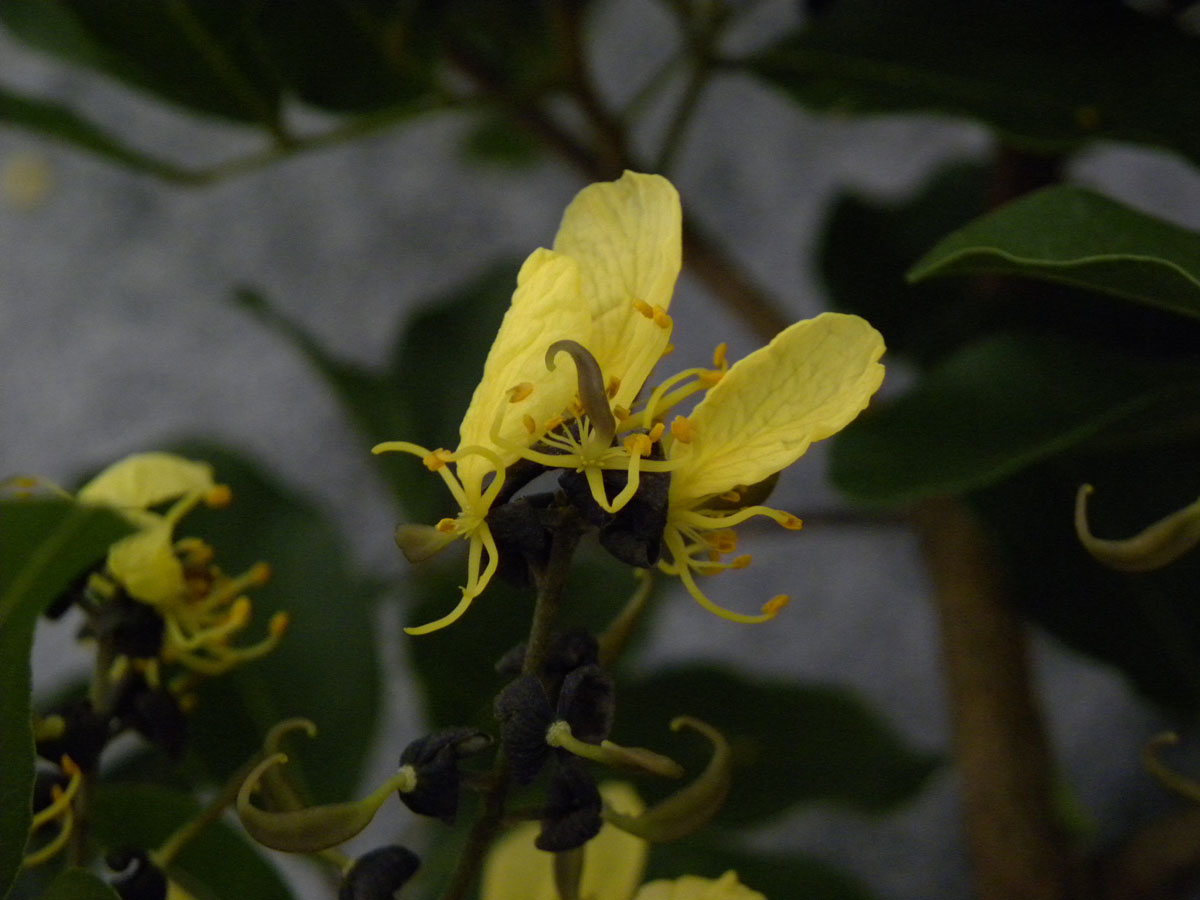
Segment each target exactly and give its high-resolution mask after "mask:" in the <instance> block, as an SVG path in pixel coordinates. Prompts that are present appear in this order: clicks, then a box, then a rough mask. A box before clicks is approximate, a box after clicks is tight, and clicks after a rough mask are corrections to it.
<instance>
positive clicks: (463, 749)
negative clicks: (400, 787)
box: [400, 728, 492, 825]
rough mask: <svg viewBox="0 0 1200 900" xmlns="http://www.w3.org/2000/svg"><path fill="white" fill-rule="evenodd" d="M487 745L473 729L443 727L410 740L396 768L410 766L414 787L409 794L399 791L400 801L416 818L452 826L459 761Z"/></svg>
mask: <svg viewBox="0 0 1200 900" xmlns="http://www.w3.org/2000/svg"><path fill="white" fill-rule="evenodd" d="M491 745H492V737H491V735H488V734H484V733H483V732H482V731H477V730H475V729H474V728H446V729H443V730H442V731H435V732H434V733H433V734H430V735H426V736H425V737H423V738H420V739H418V740H415V741H413V742H412V743H411V744H409V745H408V746H407V747H405V748H404V752H403V753H401V754H400V765H401V766H412V768H413V771H414V772H416V776H417V784H416V787H415V788H413V790H411V791H407V792H400V799H401V800H402V801H403V802H404V805H405V806H407V807H408V808H409V809H411V810H412V811H413V812H415V813H417V814H418V815H422V816H432V817H433V818H435V819H441V820H442V821H443V822H445V823H446V824H447V825H453V824H454V820H455V818H456V817H457V816H458V795H459V784H460V782H461V780H462V774H461V772H460V771H459V766H458V763H459V760H461V759H465V758H466V757H468V756H474V755H475V754H476V753H480V752H482V751H484V750H486V749H487V748H488V747H490V746H491Z"/></svg>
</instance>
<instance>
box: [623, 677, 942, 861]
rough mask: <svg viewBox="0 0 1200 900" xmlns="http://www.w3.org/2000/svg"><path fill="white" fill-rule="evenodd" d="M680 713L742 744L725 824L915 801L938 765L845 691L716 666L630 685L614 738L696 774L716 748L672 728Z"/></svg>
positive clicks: (721, 823)
mask: <svg viewBox="0 0 1200 900" xmlns="http://www.w3.org/2000/svg"><path fill="white" fill-rule="evenodd" d="M679 715H689V716H695V717H696V718H699V719H703V720H704V721H706V722H708V723H709V724H710V725H712V726H713V727H715V728H717V729H718V730H719V731H721V732H722V733H723V734H724V735H725V737H726V739H727V740H728V741H729V742H730V744H731V746H732V747H733V751H734V757H735V762H734V772H733V790H732V791H731V792H730V794H729V799H728V800H726V802H725V806H724V807H723V808H722V810H721V811H720V812H719V813H718V814H717V818H716V819H715V820H714V825H715V826H717V827H725V828H734V829H736V828H742V827H745V826H747V825H750V824H752V823H758V822H762V821H764V820H766V819H769V818H771V817H773V816H776V815H779V814H781V813H783V812H785V811H787V810H789V809H791V808H793V807H794V806H797V805H800V804H804V803H814V802H831V803H838V804H844V805H846V806H849V807H852V808H855V809H861V810H867V811H872V812H884V811H886V810H890V809H894V808H895V807H896V806H898V805H900V804H901V803H903V802H905V801H906V800H909V799H911V798H912V797H913V796H914V795H915V794H916V793H917V792H918V791H919V790H920V789H921V787H922V785H923V784H924V782H925V779H926V778H927V777H928V776H929V775H930V773H931V772H933V771H934V769H935V768H936V767H937V765H938V760H937V758H936V757H935V756H933V755H932V754H930V753H928V752H925V751H922V750H918V749H915V748H913V747H910V746H909V745H908V744H907V743H906V742H905V741H904V740H903V739H902V738H901V737H900V736H899V735H897V734H896V733H895V732H894V731H893V730H892V729H891V728H890V726H888V725H887V723H886V722H885V721H884V720H883V719H882V718H881V717H880V716H879V715H878V714H877V713H875V712H874V711H873V710H871V709H870V708H869V707H868V706H867V705H866V704H865V703H864V702H863V701H862V700H861V699H860V698H859V697H857V696H856V695H855V694H854V693H853V692H852V691H850V690H848V689H846V688H840V687H832V686H815V685H798V684H795V683H794V682H789V681H768V680H762V679H754V678H750V677H747V676H745V675H742V674H738V673H735V672H733V671H729V670H725V669H721V668H717V667H710V666H687V667H684V668H679V669H671V670H667V671H664V672H660V673H656V674H652V675H649V676H646V677H644V678H641V679H637V680H630V681H627V682H624V683H622V684H621V686H620V690H619V691H618V706H617V729H616V731H615V732H614V735H613V737H614V739H615V740H617V741H618V742H619V743H625V744H634V745H642V746H648V747H651V748H653V749H655V750H659V751H661V752H664V753H667V754H668V755H670V756H672V757H673V758H675V759H677V760H679V762H681V763H682V764H683V765H684V766H685V768H687V769H688V772H689V775H688V776H686V777H691V773H695V772H699V771H700V768H701V767H702V766H703V764H704V761H705V759H706V758H707V753H708V748H707V747H706V746H703V742H702V741H698V740H696V739H694V738H693V737H692V736H691V735H687V734H680V735H678V736H675V735H672V733H671V732H670V731H669V730H668V724H669V723H670V721H671V720H672V719H673V718H675V717H676V716H679ZM650 787H651V786H650V785H646V790H647V791H649V789H650ZM655 787H657V785H656V786H655ZM716 874H720V873H719V872H718V873H716Z"/></svg>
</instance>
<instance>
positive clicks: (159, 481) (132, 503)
mask: <svg viewBox="0 0 1200 900" xmlns="http://www.w3.org/2000/svg"><path fill="white" fill-rule="evenodd" d="M213 485H214V482H213V471H212V466H210V465H208V464H207V463H201V462H193V461H192V460H190V459H184V458H183V457H181V456H175V455H174V454H171V453H137V454H134V455H133V456H127V457H126V458H125V459H123V460H121V461H120V462H117V463H113V464H112V465H111V466H109V467H108V468H107V469H105V470H104V471H103V472H101V473H100V474H99V475H97V476H96V477H95V478H93V479H92V480H91V481H89V482H88V483H87V484H85V485H84V486H83V487H82V488H81V489H80V490H79V494H78V495H77V496H78V499H79V501H80V502H81V503H105V504H109V505H111V506H124V507H131V508H134V509H148V508H149V507H151V506H157V505H158V504H160V503H165V502H166V501H167V500H174V499H175V498H176V497H182V496H184V495H185V494H192V493H200V492H203V491H207V490H209V489H210V488H212V487H213Z"/></svg>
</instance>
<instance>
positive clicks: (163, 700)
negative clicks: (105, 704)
mask: <svg viewBox="0 0 1200 900" xmlns="http://www.w3.org/2000/svg"><path fill="white" fill-rule="evenodd" d="M116 712H117V718H118V720H119V721H120V723H121V724H122V725H123V726H125V727H127V728H132V729H134V730H135V731H137V732H138V733H139V734H140V735H142V737H144V738H145V739H146V740H148V741H150V743H152V744H157V745H158V746H159V747H162V749H163V750H164V751H165V752H166V754H167V756H169V757H171V759H179V758H180V757H181V756H182V755H183V751H184V750H185V749H186V747H187V716H186V715H184V712H183V710H182V709H180V708H179V701H178V700H177V699H176V698H175V695H174V694H172V693H171V692H170V691H167V690H164V689H163V688H152V687H150V685H148V684H146V682H145V680H144V679H142V678H140V677H138V678H136V679H133V680H131V681H130V683H129V687H128V688H127V689H126V690H125V691H124V692H123V693H122V695H121V697H120V699H119V700H118V702H117V709H116Z"/></svg>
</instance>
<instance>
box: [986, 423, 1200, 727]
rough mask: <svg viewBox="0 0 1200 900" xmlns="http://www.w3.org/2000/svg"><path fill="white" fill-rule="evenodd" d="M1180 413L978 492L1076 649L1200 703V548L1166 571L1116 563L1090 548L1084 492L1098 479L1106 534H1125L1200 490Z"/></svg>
mask: <svg viewBox="0 0 1200 900" xmlns="http://www.w3.org/2000/svg"><path fill="white" fill-rule="evenodd" d="M1194 410H1195V403H1194V402H1193V403H1190V404H1187V405H1185V407H1184V408H1183V409H1182V410H1180V411H1179V413H1178V415H1179V417H1180V420H1181V421H1180V425H1181V426H1182V427H1179V428H1177V429H1174V433H1172V432H1173V430H1172V429H1171V428H1170V427H1169V421H1168V420H1167V419H1166V418H1165V417H1164V416H1162V415H1161V413H1160V414H1157V415H1153V416H1147V417H1146V421H1144V422H1143V423H1141V424H1142V426H1143V427H1141V428H1133V429H1129V431H1128V433H1127V434H1126V435H1125V436H1124V437H1120V438H1118V437H1116V436H1113V437H1112V439H1108V438H1109V436H1108V435H1102V436H1100V437H1098V438H1096V439H1094V440H1092V441H1089V442H1088V443H1087V444H1086V445H1082V446H1080V447H1079V448H1078V449H1077V450H1075V451H1073V452H1070V453H1066V454H1060V455H1058V456H1055V457H1053V458H1052V459H1049V460H1047V461H1045V462H1043V463H1041V464H1039V465H1037V466H1034V467H1032V468H1030V469H1028V470H1026V471H1023V472H1021V473H1020V474H1018V475H1016V476H1014V477H1012V478H1009V479H1006V480H1005V481H1002V482H999V483H997V484H995V485H993V486H990V487H988V488H987V489H986V490H983V491H979V492H977V493H975V494H972V495H970V496H969V498H968V499H969V501H970V503H971V505H972V507H973V508H974V509H975V510H976V511H977V512H978V513H979V514H980V516H981V517H982V519H983V520H984V522H985V523H986V524H987V525H988V527H989V529H990V531H991V533H992V535H993V536H994V538H995V539H996V541H997V544H998V546H999V549H1000V552H1001V558H1002V559H1003V560H1004V561H1005V562H1006V563H1007V566H1006V569H1007V575H1008V583H1009V585H1010V587H1011V590H1012V593H1013V596H1014V597H1015V599H1016V602H1017V603H1019V604H1020V606H1021V608H1022V609H1023V611H1024V612H1025V613H1026V614H1028V615H1029V616H1030V617H1032V618H1033V619H1034V620H1036V621H1038V622H1040V623H1041V624H1042V625H1043V626H1044V627H1046V628H1048V629H1049V630H1050V631H1051V632H1052V633H1054V634H1055V635H1057V636H1058V638H1059V639H1060V640H1063V641H1064V642H1065V643H1067V644H1068V645H1069V646H1072V647H1074V648H1076V649H1078V650H1080V651H1081V652H1084V653H1087V654H1089V655H1091V656H1094V657H1097V658H1099V659H1101V660H1104V661H1105V662H1107V663H1110V664H1112V665H1115V666H1117V667H1118V668H1119V669H1120V670H1121V671H1123V672H1124V673H1125V675H1126V677H1128V678H1129V679H1130V681H1131V682H1132V683H1133V685H1134V686H1135V687H1136V688H1137V689H1138V690H1139V691H1140V692H1141V693H1142V694H1144V695H1145V696H1147V697H1148V698H1150V699H1151V700H1153V701H1155V702H1156V703H1159V704H1166V705H1168V706H1172V707H1175V708H1182V709H1186V710H1189V711H1190V712H1189V713H1188V714H1187V715H1186V716H1185V717H1183V718H1181V719H1180V721H1179V723H1178V725H1179V727H1186V725H1187V724H1188V723H1190V722H1191V721H1192V720H1193V717H1194V712H1195V710H1197V709H1200V605H1198V604H1197V602H1196V601H1197V597H1196V585H1197V583H1200V553H1197V552H1196V551H1192V552H1191V553H1189V554H1187V555H1186V556H1184V557H1182V558H1181V559H1179V560H1177V561H1176V562H1174V563H1172V564H1171V565H1169V566H1167V567H1165V568H1163V569H1160V570H1158V571H1154V572H1143V573H1123V572H1116V571H1113V570H1111V569H1107V568H1105V567H1104V566H1103V565H1101V564H1100V563H1098V562H1097V561H1096V560H1094V559H1093V558H1092V557H1091V556H1089V555H1088V554H1087V553H1086V552H1084V550H1083V548H1082V547H1081V546H1080V544H1079V541H1078V539H1077V537H1076V535H1075V530H1074V527H1073V510H1074V504H1075V493H1076V491H1077V490H1078V488H1079V485H1080V484H1083V483H1085V482H1086V483H1091V484H1093V485H1094V486H1095V488H1096V491H1095V494H1094V495H1093V496H1092V498H1091V502H1090V504H1089V520H1090V524H1091V529H1092V531H1093V533H1094V534H1096V535H1097V536H1099V537H1105V538H1124V537H1129V536H1130V535H1133V534H1135V533H1136V532H1138V531H1140V530H1141V529H1142V528H1145V527H1146V526H1147V525H1148V524H1150V523H1151V522H1153V521H1155V520H1157V519H1159V518H1161V517H1163V516H1165V515H1167V514H1168V513H1170V512H1173V511H1174V510H1176V509H1178V508H1179V507H1182V506H1184V505H1186V504H1188V503H1190V502H1192V501H1193V500H1194V499H1195V498H1196V497H1197V496H1198V495H1200V470H1198V469H1197V467H1196V459H1197V458H1200V442H1198V441H1197V440H1196V437H1195V429H1194V423H1193V422H1192V421H1191V420H1190V419H1188V418H1187V417H1188V415H1189V413H1190V412H1191V411H1194Z"/></svg>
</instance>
